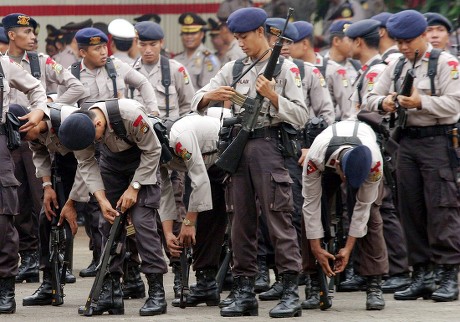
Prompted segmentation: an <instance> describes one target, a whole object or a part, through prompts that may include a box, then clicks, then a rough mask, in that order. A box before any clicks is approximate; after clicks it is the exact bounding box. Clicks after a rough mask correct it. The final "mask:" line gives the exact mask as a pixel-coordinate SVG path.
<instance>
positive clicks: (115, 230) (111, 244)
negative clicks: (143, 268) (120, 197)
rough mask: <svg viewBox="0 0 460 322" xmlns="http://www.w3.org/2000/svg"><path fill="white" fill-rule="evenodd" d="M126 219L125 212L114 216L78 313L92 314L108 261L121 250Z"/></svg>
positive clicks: (107, 269)
mask: <svg viewBox="0 0 460 322" xmlns="http://www.w3.org/2000/svg"><path fill="white" fill-rule="evenodd" d="M117 211H119V209H117ZM126 220H127V212H123V213H122V212H120V215H119V216H117V217H115V220H114V222H113V224H112V227H111V228H110V234H109V240H108V241H107V243H106V244H105V247H104V251H103V253H102V256H101V260H100V262H99V265H98V267H97V274H96V277H95V278H94V282H93V286H92V287H91V291H90V292H89V295H88V299H87V300H86V303H85V306H84V307H83V308H82V310H80V309H79V310H78V313H79V314H83V315H85V316H92V315H93V310H94V308H95V307H97V302H98V301H99V296H100V295H101V291H102V284H103V282H104V277H105V276H106V274H108V272H109V266H110V262H111V261H112V259H113V258H114V257H115V256H116V255H118V254H120V252H121V247H122V242H121V235H122V232H123V229H124V227H125V224H126Z"/></svg>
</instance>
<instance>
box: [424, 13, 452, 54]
mask: <svg viewBox="0 0 460 322" xmlns="http://www.w3.org/2000/svg"><path fill="white" fill-rule="evenodd" d="M423 15H424V16H425V18H426V22H427V24H428V26H427V28H426V39H427V40H428V42H429V43H430V44H431V45H432V46H433V48H439V49H442V50H446V51H447V52H449V49H450V48H449V47H450V46H449V37H450V34H451V33H452V31H453V27H452V24H451V23H450V21H449V20H448V19H447V18H446V17H444V16H443V15H441V14H439V13H437V12H427V13H424V14H423Z"/></svg>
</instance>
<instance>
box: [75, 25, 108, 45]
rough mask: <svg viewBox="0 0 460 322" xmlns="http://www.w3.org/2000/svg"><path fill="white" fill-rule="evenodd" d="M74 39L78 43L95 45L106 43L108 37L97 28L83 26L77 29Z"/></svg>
mask: <svg viewBox="0 0 460 322" xmlns="http://www.w3.org/2000/svg"><path fill="white" fill-rule="evenodd" d="M75 39H76V40H77V43H78V44H79V45H87V46H96V45H100V44H102V43H107V42H108V41H109V38H108V37H107V35H106V34H105V33H103V32H102V31H101V30H99V29H97V28H83V29H80V30H79V31H77V33H76V34H75Z"/></svg>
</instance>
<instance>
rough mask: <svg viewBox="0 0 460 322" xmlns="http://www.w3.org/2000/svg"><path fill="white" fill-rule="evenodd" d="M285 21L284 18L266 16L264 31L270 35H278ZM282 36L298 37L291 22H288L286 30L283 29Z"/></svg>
mask: <svg viewBox="0 0 460 322" xmlns="http://www.w3.org/2000/svg"><path fill="white" fill-rule="evenodd" d="M285 23H286V19H284V18H268V19H267V20H266V21H265V31H266V32H268V33H270V34H272V35H275V36H278V35H280V34H281V32H282V31H283V28H284V24H285ZM284 37H286V38H289V39H292V40H294V39H297V38H298V37H299V33H298V32H297V28H296V27H294V26H293V25H292V23H288V25H287V27H286V30H285V31H284Z"/></svg>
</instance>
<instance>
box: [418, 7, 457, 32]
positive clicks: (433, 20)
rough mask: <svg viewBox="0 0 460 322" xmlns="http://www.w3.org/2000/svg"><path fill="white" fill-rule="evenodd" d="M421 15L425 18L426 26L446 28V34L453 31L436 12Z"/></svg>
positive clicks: (448, 23) (445, 20)
mask: <svg viewBox="0 0 460 322" xmlns="http://www.w3.org/2000/svg"><path fill="white" fill-rule="evenodd" d="M423 15H424V16H425V18H426V23H427V24H428V26H439V25H442V26H444V27H446V29H447V32H448V33H451V32H452V29H453V28H452V24H451V23H450V21H449V20H448V19H447V18H446V17H444V16H443V15H441V14H439V13H436V12H427V13H424V14H423Z"/></svg>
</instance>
